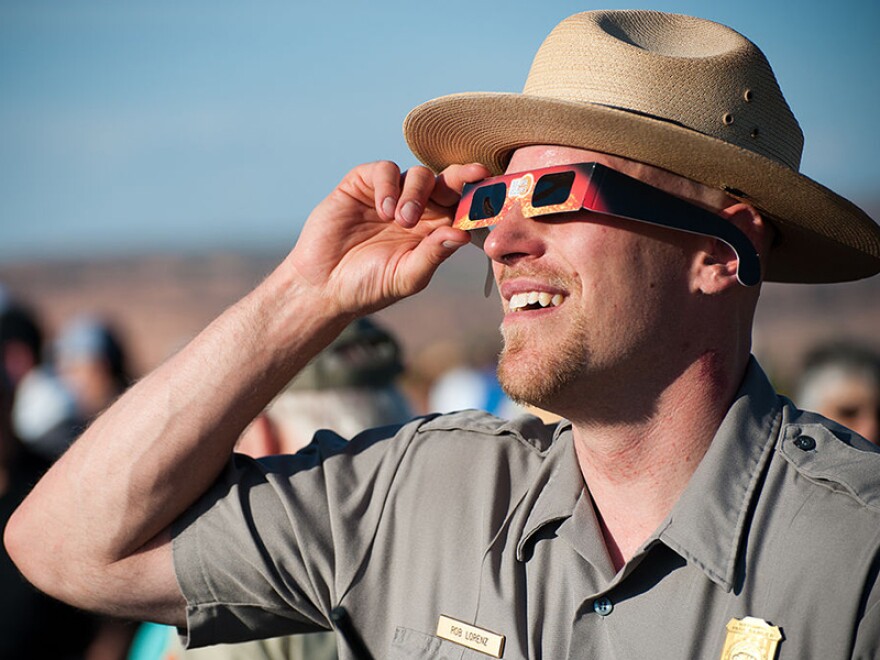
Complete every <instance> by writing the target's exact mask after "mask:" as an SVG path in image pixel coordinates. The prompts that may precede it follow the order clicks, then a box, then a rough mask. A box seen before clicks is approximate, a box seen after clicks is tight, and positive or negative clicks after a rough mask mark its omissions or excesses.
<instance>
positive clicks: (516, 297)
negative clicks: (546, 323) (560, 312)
mask: <svg viewBox="0 0 880 660" xmlns="http://www.w3.org/2000/svg"><path fill="white" fill-rule="evenodd" d="M564 301H565V296H564V295H562V294H561V293H555V294H552V293H548V292H547V291H523V292H520V293H514V294H513V295H512V296H510V300H508V302H507V309H508V310H509V311H510V312H511V313H514V312H528V311H532V310H536V309H547V308H550V307H559V305H561V304H562V303H563V302H564Z"/></svg>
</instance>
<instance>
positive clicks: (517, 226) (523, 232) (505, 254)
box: [483, 208, 545, 266]
mask: <svg viewBox="0 0 880 660" xmlns="http://www.w3.org/2000/svg"><path fill="white" fill-rule="evenodd" d="M542 228H543V227H542V223H541V222H536V221H534V220H532V219H530V218H526V217H524V216H523V215H522V213H521V212H520V210H519V209H516V208H514V209H511V210H510V211H509V212H508V213H507V214H506V215H505V216H504V218H503V219H502V220H501V221H500V222H499V223H498V224H497V225H495V227H494V228H493V229H492V231H491V232H489V236H488V237H487V238H486V242H485V243H484V244H483V250H484V251H485V253H486V255H487V256H488V257H489V258H490V259H491V260H492V261H494V262H496V263H499V264H504V265H506V266H510V265H513V264H514V263H516V262H518V261H521V260H524V259H530V258H537V257H540V256H541V255H542V254H543V253H544V250H545V244H544V237H543V233H544V232H542V231H541V230H542Z"/></svg>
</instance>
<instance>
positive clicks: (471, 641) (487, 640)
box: [437, 614, 504, 658]
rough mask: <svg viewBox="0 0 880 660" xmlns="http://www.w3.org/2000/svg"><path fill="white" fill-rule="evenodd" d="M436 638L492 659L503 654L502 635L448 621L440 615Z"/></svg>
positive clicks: (451, 620)
mask: <svg viewBox="0 0 880 660" xmlns="http://www.w3.org/2000/svg"><path fill="white" fill-rule="evenodd" d="M437 637H439V638H440V639H445V640H447V641H449V642H455V643H456V644H461V645H462V646H466V647H467V648H469V649H473V650H474V651H479V652H480V653H485V654H486V655H488V656H491V657H493V658H500V657H501V654H502V653H503V652H504V635H498V634H496V633H493V632H489V631H488V630H483V629H482V628H477V627H476V626H472V625H470V624H469V623H465V622H463V621H456V620H455V619H450V618H449V617H448V616H444V615H442V614H441V615H440V620H439V621H438V622H437Z"/></svg>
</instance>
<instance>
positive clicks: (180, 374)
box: [4, 162, 487, 624]
mask: <svg viewBox="0 0 880 660" xmlns="http://www.w3.org/2000/svg"><path fill="white" fill-rule="evenodd" d="M486 174H487V172H486V170H485V169H484V168H482V167H481V166H477V165H471V166H463V167H453V168H450V169H449V170H447V172H445V173H444V175H441V176H440V177H437V178H435V177H434V176H433V174H431V173H430V171H428V170H427V169H425V168H414V169H413V170H410V171H409V172H408V173H406V175H404V176H401V175H400V173H399V170H398V169H397V167H396V166H395V165H394V164H392V163H388V162H382V163H373V164H369V165H362V166H360V167H358V168H355V169H354V170H353V171H352V172H350V173H349V174H348V175H347V176H346V177H345V179H343V181H342V182H341V183H340V184H339V186H337V188H336V189H335V190H334V191H333V192H332V193H331V194H330V195H329V196H328V197H327V198H326V199H325V200H324V201H323V202H322V203H321V204H319V205H318V207H316V209H315V210H314V211H313V212H312V214H311V215H310V217H309V219H308V221H307V223H306V225H305V227H304V228H303V232H302V235H301V237H300V239H299V241H298V242H297V245H296V247H295V248H294V249H293V251H292V252H291V253H290V254H289V255H288V257H287V258H286V259H285V260H284V261H283V262H282V263H281V265H280V266H279V267H278V268H277V269H276V270H275V271H274V272H273V273H272V274H271V275H270V276H269V277H268V278H266V280H265V281H264V282H263V283H262V284H261V285H260V286H258V287H257V288H256V289H255V290H254V291H252V292H251V293H250V294H249V295H248V296H246V297H245V298H244V299H242V300H241V301H239V302H238V303H237V304H235V305H234V306H232V307H231V308H230V309H229V310H227V311H226V312H225V313H224V314H223V315H221V316H220V317H219V318H218V319H216V320H215V321H214V322H213V323H212V324H211V325H209V326H208V327H207V328H206V329H205V330H204V331H203V332H202V333H201V334H200V335H199V336H198V337H197V338H196V339H195V340H193V342H192V343H191V344H190V345H188V346H187V347H186V348H185V349H184V350H182V351H181V352H180V353H178V354H177V355H175V356H174V357H172V358H171V359H170V360H168V361H167V362H166V363H165V364H163V365H162V366H161V367H159V368H158V369H156V370H155V371H154V372H153V373H151V374H150V375H149V376H147V377H146V378H144V379H143V380H142V381H141V382H139V383H138V384H137V385H135V386H134V387H133V388H131V389H130V390H129V391H128V392H127V393H126V394H125V395H124V396H123V397H121V398H120V400H119V401H118V402H116V403H115V404H114V405H113V406H112V407H111V408H110V409H108V410H107V411H106V412H105V413H104V414H103V415H102V416H101V417H99V418H98V420H96V422H95V423H94V424H93V425H92V426H91V427H90V428H89V429H88V431H87V432H86V433H85V434H84V435H83V436H82V437H81V438H80V439H79V440H78V441H77V442H76V443H75V444H74V446H73V447H71V449H70V450H69V451H68V452H67V453H66V454H65V455H64V456H63V457H62V458H61V459H60V460H59V461H58V462H57V463H56V464H55V465H54V466H53V468H52V469H51V470H50V471H49V472H48V473H47V474H46V476H45V477H44V478H43V479H42V480H41V481H40V483H39V484H38V485H37V486H36V488H34V490H33V492H32V493H31V495H30V496H29V497H28V498H27V499H26V500H25V502H24V503H23V504H22V506H21V507H20V508H19V509H18V511H16V513H15V514H14V516H13V517H12V519H11V520H10V522H9V524H8V525H7V529H6V533H5V538H4V540H5V543H6V545H7V548H8V550H9V554H10V555H11V556H12V558H13V560H14V561H15V562H16V564H17V565H18V566H19V568H20V570H21V571H22V572H23V573H24V574H25V576H26V577H27V578H28V579H29V580H31V581H32V582H33V583H34V584H35V585H36V586H38V587H39V588H41V589H43V590H44V591H46V592H48V593H50V594H51V595H54V596H56V597H58V598H60V599H62V600H65V601H67V602H70V603H72V604H74V605H77V606H79V607H84V608H87V609H91V610H96V611H102V612H106V613H109V614H113V615H117V616H128V617H132V618H140V619H150V620H156V621H165V622H168V623H173V624H183V622H184V606H185V603H184V600H183V597H182V595H181V594H180V591H179V588H178V586H177V582H176V579H175V576H174V570H173V564H172V558H171V545H170V534H169V532H168V527H169V525H170V524H171V523H172V522H173V521H174V520H175V519H176V518H177V517H178V516H179V515H180V514H181V513H182V512H183V511H184V510H185V509H186V508H187V507H189V506H190V505H191V504H192V503H193V502H194V501H195V500H196V499H197V498H198V497H199V495H201V494H202V493H203V492H205V491H206V490H207V489H208V487H209V486H210V485H211V483H212V482H213V481H214V479H215V478H216V477H217V475H218V474H219V472H220V471H221V470H222V469H223V467H224V465H225V464H226V462H227V460H228V458H229V455H230V453H231V451H232V448H233V445H234V443H235V441H236V439H237V437H238V436H239V434H240V433H241V431H242V429H244V427H245V426H246V425H247V424H248V422H249V421H250V420H251V419H253V418H254V417H255V416H256V415H257V413H259V412H260V410H262V409H263V407H264V406H265V405H266V403H267V402H268V401H269V400H270V399H271V398H272V396H274V394H275V393H276V392H277V391H278V390H279V389H280V388H281V387H283V386H284V384H285V383H287V382H288V381H289V380H290V378H292V377H293V375H294V374H295V373H296V372H297V371H299V369H301V368H302V367H303V366H304V365H305V364H306V363H307V362H308V360H309V359H310V358H311V357H313V356H314V355H315V354H317V353H318V352H319V351H320V350H321V349H322V348H323V347H324V346H325V345H326V344H327V343H329V342H330V341H331V340H332V339H333V337H335V336H336V334H338V333H339V332H340V331H341V330H342V328H343V327H345V325H346V324H347V323H348V322H349V321H350V320H351V319H353V318H354V317H356V316H359V315H363V314H366V313H369V312H372V311H375V310H378V309H381V308H382V307H385V306H387V305H389V304H391V303H393V302H394V301H396V300H399V299H401V298H403V297H406V296H409V295H412V294H414V293H416V292H418V291H420V290H421V289H423V288H424V287H425V286H427V284H428V282H429V280H430V278H431V276H432V275H433V273H434V272H435V270H436V268H437V267H438V266H439V265H440V263H442V262H443V261H444V260H445V259H446V258H448V257H449V256H450V255H451V254H452V253H453V252H454V251H455V250H456V249H457V248H458V247H460V246H461V245H463V244H464V243H466V242H467V241H468V236H467V234H465V233H464V232H461V231H459V230H455V229H452V228H451V227H450V226H449V225H450V224H451V217H450V216H451V213H452V209H451V208H450V207H451V206H452V205H454V204H455V202H456V201H457V198H458V191H460V189H461V186H462V184H463V183H464V182H465V181H467V180H475V179H479V178H481V177H483V176H486ZM410 202H414V203H415V213H414V214H410V213H408V212H407V211H408V210H409V209H411V208H412V206H410Z"/></svg>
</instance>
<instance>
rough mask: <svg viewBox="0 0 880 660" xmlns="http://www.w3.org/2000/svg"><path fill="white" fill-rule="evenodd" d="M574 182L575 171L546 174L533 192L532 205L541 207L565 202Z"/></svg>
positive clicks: (539, 180)
mask: <svg viewBox="0 0 880 660" xmlns="http://www.w3.org/2000/svg"><path fill="white" fill-rule="evenodd" d="M573 183H574V171H568V172H556V173H554V174H545V175H544V176H542V177H541V178H540V179H538V183H536V184H535V192H534V193H532V206H533V207H534V208H540V207H542V206H555V205H556V204H563V203H564V202H566V201H568V196H569V194H570V193H571V186H572V184H573Z"/></svg>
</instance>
